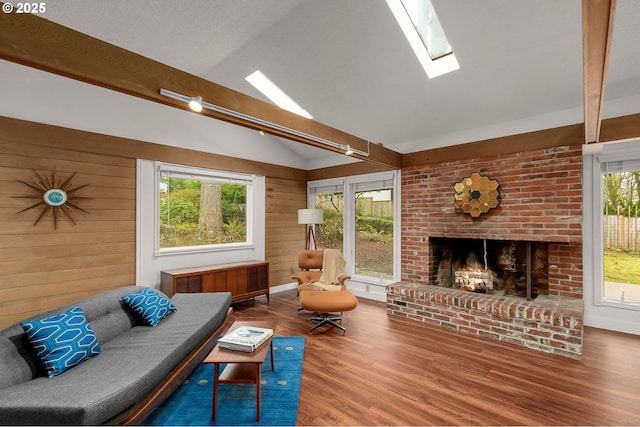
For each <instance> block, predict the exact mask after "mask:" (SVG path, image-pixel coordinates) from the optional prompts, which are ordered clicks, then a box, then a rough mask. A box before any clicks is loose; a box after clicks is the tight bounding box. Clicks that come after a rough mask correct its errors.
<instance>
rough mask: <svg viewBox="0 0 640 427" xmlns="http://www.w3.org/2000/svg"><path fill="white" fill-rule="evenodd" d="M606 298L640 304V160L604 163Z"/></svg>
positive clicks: (607, 299)
mask: <svg viewBox="0 0 640 427" xmlns="http://www.w3.org/2000/svg"><path fill="white" fill-rule="evenodd" d="M602 205H603V223H602V227H603V234H602V239H603V249H604V253H603V266H604V273H603V278H602V280H603V287H602V295H601V297H602V299H603V301H609V302H615V303H618V304H625V305H626V304H629V305H638V306H640V228H639V226H640V215H639V214H640V212H639V209H640V160H635V161H634V160H617V161H610V162H604V163H603V164H602Z"/></svg>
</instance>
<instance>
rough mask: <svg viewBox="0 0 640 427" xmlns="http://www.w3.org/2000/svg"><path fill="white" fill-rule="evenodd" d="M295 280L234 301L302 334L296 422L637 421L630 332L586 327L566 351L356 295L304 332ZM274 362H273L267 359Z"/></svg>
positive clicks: (637, 349) (637, 345)
mask: <svg viewBox="0 0 640 427" xmlns="http://www.w3.org/2000/svg"><path fill="white" fill-rule="evenodd" d="M297 307H298V299H297V297H296V292H295V290H293V291H286V292H281V293H278V294H274V295H271V304H270V305H267V303H266V300H265V299H264V298H257V299H256V300H255V301H253V302H251V301H249V302H244V303H238V304H234V310H235V315H236V316H238V317H242V316H249V317H250V316H275V317H277V318H278V319H279V323H278V327H277V330H276V335H281V336H291V335H304V336H306V337H307V340H306V348H305V360H304V365H303V373H302V384H301V391H300V402H299V409H298V419H297V424H298V425H334V426H341V425H640V337H639V336H634V335H626V334H619V333H615V332H608V331H603V330H600V329H595V328H586V330H585V339H584V354H583V357H582V360H580V361H576V360H573V359H569V358H565V357H562V356H556V355H550V354H546V353H541V352H538V351H534V350H528V349H524V348H520V347H517V346H511V345H509V344H503V343H498V342H494V341H491V340H487V339H481V338H476V337H472V336H469V335H466V334H462V333H458V332H454V331H449V330H445V329H442V328H437V327H434V326H430V325H426V324H423V323H419V322H415V321H410V320H405V319H399V318H395V317H391V316H387V314H386V311H385V305H384V303H381V302H376V301H370V300H366V299H363V298H360V302H359V305H358V307H357V308H356V309H355V310H354V311H350V312H347V313H345V314H344V318H343V325H344V326H345V327H346V328H347V334H346V335H345V336H342V333H341V332H340V331H338V330H337V329H336V328H331V329H327V330H324V331H322V332H316V333H315V334H314V335H309V333H308V331H309V322H308V319H309V317H310V313H308V312H304V311H302V312H298V311H297ZM276 366H277V362H276Z"/></svg>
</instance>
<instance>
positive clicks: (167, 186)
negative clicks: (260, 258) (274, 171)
mask: <svg viewBox="0 0 640 427" xmlns="http://www.w3.org/2000/svg"><path fill="white" fill-rule="evenodd" d="M175 175H176V174H172V176H162V174H161V176H160V188H159V191H160V198H159V200H160V248H161V249H166V248H179V247H188V246H204V245H224V244H229V243H242V242H246V241H247V190H248V188H249V184H242V183H240V184H239V183H233V182H224V181H223V180H217V179H214V180H212V179H209V178H200V179H194V178H192V177H185V178H182V177H179V176H175Z"/></svg>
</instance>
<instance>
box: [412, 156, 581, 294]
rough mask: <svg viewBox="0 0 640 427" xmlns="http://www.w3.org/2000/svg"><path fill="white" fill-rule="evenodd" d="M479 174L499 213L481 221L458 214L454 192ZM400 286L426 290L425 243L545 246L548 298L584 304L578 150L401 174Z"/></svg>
mask: <svg viewBox="0 0 640 427" xmlns="http://www.w3.org/2000/svg"><path fill="white" fill-rule="evenodd" d="M474 172H478V173H480V174H481V175H486V176H488V177H489V178H490V179H495V180H497V181H498V182H499V183H500V187H499V190H500V198H499V200H500V205H499V206H498V207H497V208H495V209H491V210H490V211H489V212H488V213H486V214H482V215H481V216H480V217H479V218H472V217H471V216H470V215H468V214H465V213H462V212H461V211H459V210H456V209H455V207H454V205H453V202H454V199H453V195H454V190H453V187H454V185H455V184H456V183H457V182H460V181H461V180H462V179H463V178H466V177H468V176H470V175H471V174H472V173H474ZM401 203H402V205H401V215H402V240H401V247H402V253H401V259H402V280H403V281H405V282H411V283H421V284H429V274H430V271H429V268H430V264H431V263H430V259H431V258H430V254H429V245H428V242H429V238H430V237H457V238H474V239H494V240H522V241H543V242H552V243H555V244H553V245H550V248H549V266H550V267H549V275H550V277H549V294H550V295H559V296H567V297H574V298H581V297H582V147H581V146H580V145H575V146H563V147H555V148H551V149H545V150H535V151H528V152H523V153H517V154H505V155H500V156H494V157H486V158H480V159H471V160H465V161H456V162H447V163H441V164H434V165H425V166H419V167H412V168H406V169H403V170H402V202H401Z"/></svg>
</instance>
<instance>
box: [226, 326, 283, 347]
mask: <svg viewBox="0 0 640 427" xmlns="http://www.w3.org/2000/svg"><path fill="white" fill-rule="evenodd" d="M271 336H273V329H268V328H258V327H254V326H241V327H239V328H237V329H234V330H233V331H231V332H229V333H228V334H226V335H225V336H223V337H222V338H220V339H219V340H218V345H219V346H220V347H222V348H228V349H230V350H238V351H246V352H252V351H254V350H255V349H257V348H258V347H260V346H261V345H262V344H264V343H265V341H267V340H268V339H269V338H270V337H271Z"/></svg>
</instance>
